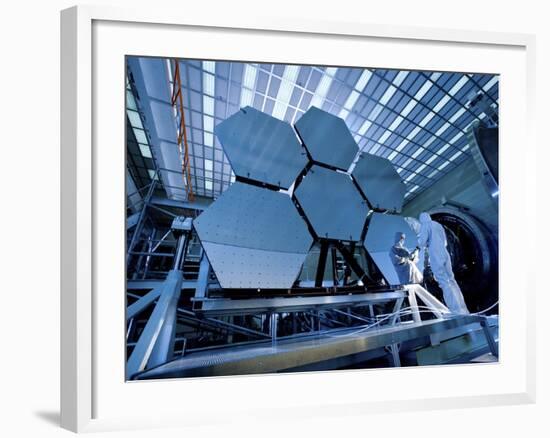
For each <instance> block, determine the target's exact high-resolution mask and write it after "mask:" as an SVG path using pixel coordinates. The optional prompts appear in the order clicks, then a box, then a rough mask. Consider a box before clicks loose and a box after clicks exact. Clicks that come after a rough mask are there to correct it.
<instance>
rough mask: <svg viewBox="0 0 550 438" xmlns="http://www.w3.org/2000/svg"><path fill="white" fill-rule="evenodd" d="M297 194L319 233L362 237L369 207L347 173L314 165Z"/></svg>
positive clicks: (348, 237) (357, 238)
mask: <svg viewBox="0 0 550 438" xmlns="http://www.w3.org/2000/svg"><path fill="white" fill-rule="evenodd" d="M294 196H295V197H296V199H297V200H298V202H299V204H300V206H301V207H302V209H303V210H304V213H305V215H306V216H307V218H308V220H309V222H310V223H311V225H312V226H313V228H314V230H315V233H316V234H317V236H318V237H323V238H329V239H338V240H345V241H355V242H358V241H359V240H360V239H361V233H362V231H363V227H364V225H365V220H366V218H367V214H368V212H369V209H368V207H367V205H366V202H365V201H364V199H363V197H362V196H361V194H360V193H359V191H358V190H357V188H356V187H355V185H354V184H353V181H352V180H351V177H350V176H349V175H348V174H345V173H341V172H336V171H333V170H330V169H327V168H325V167H321V166H317V165H314V166H312V167H311V169H310V170H309V172H308V173H307V174H306V175H305V176H304V179H303V180H302V181H301V183H300V184H299V185H298V187H297V189H296V190H295V191H294Z"/></svg>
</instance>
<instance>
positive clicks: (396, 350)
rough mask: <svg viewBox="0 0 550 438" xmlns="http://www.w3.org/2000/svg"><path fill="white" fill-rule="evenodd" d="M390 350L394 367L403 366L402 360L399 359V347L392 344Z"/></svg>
mask: <svg viewBox="0 0 550 438" xmlns="http://www.w3.org/2000/svg"><path fill="white" fill-rule="evenodd" d="M389 348H390V352H391V357H392V361H393V366H394V367H396V368H397V367H400V366H401V358H400V357H399V346H398V345H397V344H391V345H390V346H389Z"/></svg>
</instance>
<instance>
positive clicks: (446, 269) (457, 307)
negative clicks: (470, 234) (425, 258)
mask: <svg viewBox="0 0 550 438" xmlns="http://www.w3.org/2000/svg"><path fill="white" fill-rule="evenodd" d="M419 219H420V224H421V227H420V235H419V236H418V243H419V246H420V248H421V249H424V248H425V247H428V255H429V258H430V266H431V268H432V272H433V274H434V277H435V279H436V281H437V283H438V284H439V287H440V288H441V290H442V291H443V298H444V299H445V304H446V305H447V307H448V308H449V310H450V311H451V312H453V313H470V312H469V311H468V307H466V303H465V302H464V297H463V296H462V291H461V290H460V286H459V285H458V283H457V282H456V280H455V276H454V274H453V268H452V264H451V257H450V256H449V252H448V251H447V237H446V235H445V230H444V229H443V227H442V226H441V224H439V223H437V222H435V221H432V219H431V217H430V215H429V214H428V213H421V214H420V217H419Z"/></svg>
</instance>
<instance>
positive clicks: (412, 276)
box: [390, 232, 422, 284]
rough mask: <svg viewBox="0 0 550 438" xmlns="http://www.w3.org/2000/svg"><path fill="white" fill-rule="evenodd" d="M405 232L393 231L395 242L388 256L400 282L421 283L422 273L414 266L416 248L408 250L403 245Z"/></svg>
mask: <svg viewBox="0 0 550 438" xmlns="http://www.w3.org/2000/svg"><path fill="white" fill-rule="evenodd" d="M405 237H406V236H405V234H404V233H401V232H399V233H395V244H394V245H393V246H392V248H391V250H390V257H391V260H392V263H393V266H394V267H395V271H396V272H397V277H398V278H399V282H400V283H401V284H411V283H422V273H421V272H420V270H419V269H418V267H417V266H416V262H417V261H418V249H417V248H415V249H414V250H412V251H410V250H409V249H407V248H406V247H405Z"/></svg>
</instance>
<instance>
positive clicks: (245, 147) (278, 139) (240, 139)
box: [214, 106, 307, 189]
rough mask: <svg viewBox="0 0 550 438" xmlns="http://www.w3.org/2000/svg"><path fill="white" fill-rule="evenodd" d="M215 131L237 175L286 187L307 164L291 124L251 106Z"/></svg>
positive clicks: (237, 113) (218, 126)
mask: <svg viewBox="0 0 550 438" xmlns="http://www.w3.org/2000/svg"><path fill="white" fill-rule="evenodd" d="M214 131H215V134H216V135H217V137H218V139H219V141H220V143H221V144H222V146H223V150H224V152H225V154H226V155H227V158H228V159H229V161H230V162H231V167H232V168H233V172H235V175H237V176H240V177H243V178H249V179H252V180H255V181H259V182H263V183H267V184H271V185H274V186H280V187H283V188H285V189H288V188H289V187H290V186H291V185H292V183H293V182H294V180H295V179H296V176H298V173H300V172H301V171H302V169H303V168H304V167H305V165H306V164H307V156H306V154H305V151H304V150H303V149H302V147H301V145H300V142H299V141H298V138H297V137H296V134H295V133H294V130H293V129H292V127H291V126H290V125H289V124H288V123H285V122H282V121H280V120H278V119H276V118H274V117H271V116H269V115H267V114H264V113H262V112H260V111H258V110H256V109H254V108H252V107H249V106H247V107H245V108H243V109H241V110H240V111H238V112H236V113H235V114H233V115H232V116H231V117H229V118H228V119H226V120H224V121H223V122H222V123H220V124H219V125H217V126H216V128H215V129H214Z"/></svg>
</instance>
